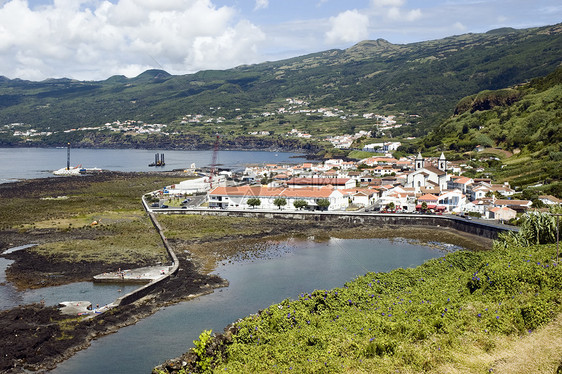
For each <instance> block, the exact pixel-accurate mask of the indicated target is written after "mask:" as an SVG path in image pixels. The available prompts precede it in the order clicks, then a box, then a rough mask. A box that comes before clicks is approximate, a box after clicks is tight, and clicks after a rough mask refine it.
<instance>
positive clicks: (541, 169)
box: [419, 67, 562, 199]
mask: <svg viewBox="0 0 562 374" xmlns="http://www.w3.org/2000/svg"><path fill="white" fill-rule="evenodd" d="M455 113H456V115H455V116H453V117H452V118H450V119H449V120H447V121H446V122H444V123H443V124H442V125H440V126H438V127H437V128H436V129H435V130H434V131H433V132H432V133H431V134H429V135H428V136H427V137H426V138H425V139H423V140H422V141H421V142H420V144H419V145H420V146H421V147H422V148H425V149H427V150H433V151H436V150H444V151H445V152H448V156H452V157H449V158H450V159H454V158H455V155H459V154H463V153H464V156H461V157H470V158H471V159H473V160H474V161H473V162H474V164H473V165H472V166H473V167H483V168H485V169H486V171H485V173H484V174H482V175H479V174H477V173H472V175H471V174H470V173H468V174H466V176H469V177H475V176H493V178H494V179H495V180H497V181H498V182H505V181H507V182H509V183H510V184H511V186H512V187H515V188H519V189H521V190H522V189H524V188H528V187H530V186H535V187H534V189H535V191H536V193H535V196H534V198H535V199H536V195H538V194H552V195H555V196H562V182H561V180H560V177H561V176H562V169H561V167H562V156H561V155H562V148H561V147H562V146H561V144H562V131H560V129H561V126H562V68H561V67H559V68H557V69H556V70H555V71H554V72H552V73H551V74H549V75H547V76H546V77H544V78H537V79H534V80H532V81H531V82H530V83H528V84H525V85H521V86H518V87H516V88H512V89H503V90H499V91H485V92H481V93H479V94H477V95H473V96H470V97H467V98H465V99H463V100H461V101H460V102H459V104H458V105H457V109H456V111H455ZM476 146H482V147H485V148H486V149H485V150H484V152H475V151H473V150H474V149H475V147H476ZM492 147H493V148H492Z"/></svg>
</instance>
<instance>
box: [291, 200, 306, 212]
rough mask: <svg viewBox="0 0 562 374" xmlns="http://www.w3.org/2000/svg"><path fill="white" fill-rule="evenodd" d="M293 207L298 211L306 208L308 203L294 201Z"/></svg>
mask: <svg viewBox="0 0 562 374" xmlns="http://www.w3.org/2000/svg"><path fill="white" fill-rule="evenodd" d="M293 205H294V207H295V208H297V209H299V210H300V209H302V208H306V207H307V206H308V203H307V202H306V201H304V200H296V201H295V202H294V203H293Z"/></svg>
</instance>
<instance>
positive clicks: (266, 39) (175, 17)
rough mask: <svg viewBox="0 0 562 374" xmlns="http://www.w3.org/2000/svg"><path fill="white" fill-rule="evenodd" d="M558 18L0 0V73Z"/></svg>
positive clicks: (376, 3) (306, 6) (385, 3)
mask: <svg viewBox="0 0 562 374" xmlns="http://www.w3.org/2000/svg"><path fill="white" fill-rule="evenodd" d="M559 22H562V1H560V0H465V1H461V0H416V1H414V0H345V1H343V0H231V1H227V0H0V76H5V77H8V78H10V79H14V78H21V79H27V80H34V81H40V80H44V79H47V78H63V77H64V78H72V79H78V80H103V79H107V78H109V77H111V76H113V75H125V76H127V77H134V76H137V75H138V74H140V73H142V72H143V71H145V70H148V69H163V70H166V71H167V72H169V73H171V74H178V75H179V74H189V73H194V72H197V71H200V70H208V69H228V68H232V67H235V66H239V65H244V64H254V63H260V62H265V61H276V60H281V59H284V58H289V57H295V56H301V55H305V54H308V53H314V52H320V51H324V50H328V49H333V48H339V49H345V48H348V47H351V46H352V45H354V44H356V43H358V42H360V41H362V40H368V39H379V38H383V39H386V40H388V41H389V42H391V43H395V44H406V43H412V42H418V41H425V40H432V39H440V38H443V37H447V36H451V35H459V34H464V33H470V32H472V33H479V32H486V31H489V30H491V29H495V28H499V27H513V28H518V29H519V28H528V27H536V26H545V25H552V24H556V23H559Z"/></svg>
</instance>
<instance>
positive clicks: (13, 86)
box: [0, 24, 562, 144]
mask: <svg viewBox="0 0 562 374" xmlns="http://www.w3.org/2000/svg"><path fill="white" fill-rule="evenodd" d="M561 47H562V24H558V25H554V26H547V27H541V28H533V29H524V30H514V29H501V30H494V31H491V32H488V33H484V34H465V35H459V36H452V37H449V38H445V39H441V40H433V41H426V42H420V43H413V44H406V45H395V44H391V43H389V42H387V41H385V40H375V41H365V42H362V43H359V44H357V45H355V46H353V47H351V48H349V49H346V50H330V51H325V52H320V53H315V54H311V55H307V56H302V57H297V58H292V59H288V60H283V61H277V62H266V63H262V64H257V65H251V66H240V67H237V68H234V69H230V70H224V71H202V72H199V73H196V74H190V75H182V76H172V75H170V74H168V73H166V72H165V71H161V70H149V71H147V72H145V73H143V74H141V75H139V76H138V77H135V78H126V77H123V76H115V77H111V78H109V79H107V80H105V81H98V82H82V81H75V80H70V79H50V80H45V81H42V82H30V81H23V80H19V79H14V80H10V79H6V78H4V77H1V79H0V126H4V125H8V124H11V123H24V124H29V125H30V126H32V127H33V128H35V129H38V130H47V129H48V130H50V131H62V130H67V129H71V128H76V127H80V126H99V125H102V124H104V123H106V122H111V121H116V120H121V121H123V120H141V121H145V122H149V123H174V121H176V122H177V123H179V120H180V119H181V118H182V116H184V115H186V114H213V115H216V116H221V117H222V118H224V120H223V123H222V124H221V127H222V128H223V129H224V128H232V129H233V130H231V131H227V130H223V132H225V133H230V134H231V135H233V136H237V135H240V134H241V132H240V131H241V130H240V129H239V127H240V124H241V123H242V125H247V126H257V124H258V122H257V121H256V120H255V119H254V118H253V117H252V114H255V113H259V112H261V111H264V110H271V109H272V108H275V105H278V104H279V103H280V102H284V100H285V99H286V98H289V97H299V98H303V99H305V100H307V101H308V102H310V106H313V107H321V106H338V107H341V108H346V109H349V110H361V111H363V112H366V111H371V112H379V113H380V112H383V113H398V112H406V113H410V114H414V113H415V114H419V115H420V116H421V118H422V120H421V121H419V123H417V124H416V125H415V126H414V127H413V128H410V129H407V130H405V132H406V133H407V134H416V135H422V134H423V133H426V132H427V131H428V130H429V129H430V128H432V127H433V126H434V125H435V124H438V123H439V122H440V121H442V120H443V119H445V118H446V117H447V116H448V115H449V113H451V112H452V110H453V108H454V107H455V104H456V103H457V102H458V100H460V99H461V98H463V97H465V96H468V95H471V94H474V93H476V92H480V91H482V90H485V89H491V90H494V89H499V88H502V87H509V86H511V85H514V84H517V83H520V82H525V81H528V80H530V79H531V78H534V77H538V76H544V75H546V74H548V73H549V72H551V71H552V70H554V69H555V68H556V66H558V64H559V63H560V56H561V55H562V51H561ZM282 120H283V121H285V122H288V124H287V126H293V125H296V124H298V123H300V122H303V120H304V119H303V118H293V119H278V120H277V122H275V123H269V124H268V126H270V127H271V126H272V125H273V124H279V123H281V122H282ZM308 120H311V121H316V122H318V124H319V125H322V124H323V121H324V119H323V118H317V119H310V118H308ZM362 120H363V118H362V117H359V118H358V119H351V118H348V119H345V120H344V119H341V120H339V122H338V123H339V124H340V125H341V127H342V129H343V127H344V126H345V125H347V124H349V123H351V124H352V125H353V124H355V123H357V125H358V126H368V124H366V123H365V121H364V120H363V121H362ZM291 121H294V123H291ZM370 126H372V125H370ZM214 127H215V128H216V124H215V125H214ZM348 128H349V127H345V129H346V130H347V129H348ZM175 130H176V131H178V132H181V133H188V132H192V133H197V134H204V133H212V132H213V131H214V130H213V129H209V128H207V127H197V126H190V125H182V126H178V127H177V128H176V129H175ZM342 131H343V130H342ZM63 138H64V137H63ZM6 139H7V136H5V135H3V134H0V142H4V143H5V142H6V141H7V140H6ZM11 140H12V141H13V139H11ZM60 141H64V139H60V140H57V142H60ZM0 144H2V143H0Z"/></svg>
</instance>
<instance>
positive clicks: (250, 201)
mask: <svg viewBox="0 0 562 374" xmlns="http://www.w3.org/2000/svg"><path fill="white" fill-rule="evenodd" d="M246 203H247V204H248V205H249V206H251V207H252V208H254V207H256V206H259V205H261V200H260V199H258V198H257V197H252V198H250V199H248V201H247V202H246Z"/></svg>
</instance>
